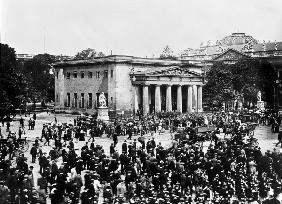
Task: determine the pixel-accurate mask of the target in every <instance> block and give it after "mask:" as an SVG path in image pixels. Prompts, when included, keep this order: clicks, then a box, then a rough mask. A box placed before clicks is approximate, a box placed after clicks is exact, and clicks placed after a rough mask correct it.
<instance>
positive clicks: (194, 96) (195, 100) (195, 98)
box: [193, 85, 198, 112]
mask: <svg viewBox="0 0 282 204" xmlns="http://www.w3.org/2000/svg"><path fill="white" fill-rule="evenodd" d="M197 99H198V90H197V86H196V85H193V107H194V108H195V112H197V107H198V100H197Z"/></svg>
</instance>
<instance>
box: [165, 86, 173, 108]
mask: <svg viewBox="0 0 282 204" xmlns="http://www.w3.org/2000/svg"><path fill="white" fill-rule="evenodd" d="M171 111H172V103H171V85H167V87H166V112H171Z"/></svg>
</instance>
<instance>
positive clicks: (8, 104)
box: [0, 44, 26, 117]
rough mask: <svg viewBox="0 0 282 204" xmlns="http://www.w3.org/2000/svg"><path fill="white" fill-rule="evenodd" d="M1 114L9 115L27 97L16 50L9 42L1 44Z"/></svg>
mask: <svg viewBox="0 0 282 204" xmlns="http://www.w3.org/2000/svg"><path fill="white" fill-rule="evenodd" d="M0 46H1V60H0V114H1V117H2V116H4V115H9V114H10V113H11V112H12V110H13V109H15V108H17V107H19V105H20V104H21V102H22V100H23V98H25V93H26V92H25V91H26V89H25V88H26V86H25V80H24V77H23V74H22V73H21V70H20V68H19V64H17V61H16V56H15V50H14V48H11V47H9V46H8V45H7V44H0Z"/></svg>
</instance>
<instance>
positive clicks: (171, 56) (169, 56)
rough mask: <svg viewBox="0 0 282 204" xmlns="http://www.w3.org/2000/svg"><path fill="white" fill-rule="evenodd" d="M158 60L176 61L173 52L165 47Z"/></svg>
mask: <svg viewBox="0 0 282 204" xmlns="http://www.w3.org/2000/svg"><path fill="white" fill-rule="evenodd" d="M160 59H172V60H176V59H177V57H176V56H175V55H174V54H173V50H172V49H171V48H170V47H169V46H168V45H167V46H165V48H164V49H163V51H162V54H160Z"/></svg>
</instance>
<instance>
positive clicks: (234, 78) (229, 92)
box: [203, 60, 276, 103]
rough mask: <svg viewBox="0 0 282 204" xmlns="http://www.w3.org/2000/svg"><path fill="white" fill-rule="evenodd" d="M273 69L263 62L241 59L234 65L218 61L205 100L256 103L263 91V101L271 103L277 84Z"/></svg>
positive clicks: (205, 88)
mask: <svg viewBox="0 0 282 204" xmlns="http://www.w3.org/2000/svg"><path fill="white" fill-rule="evenodd" d="M275 77H276V75H275V72H274V69H273V67H272V66H271V65H270V64H269V63H267V62H264V61H257V60H240V61H238V62H237V63H235V64H224V63H223V62H216V63H214V64H213V66H212V67H211V69H210V70H209V71H208V72H207V80H208V82H207V84H206V85H205V86H204V90H203V91H204V97H205V98H204V100H206V101H207V102H209V103H212V102H214V101H216V102H223V101H230V100H234V99H235V98H238V97H243V98H244V100H245V101H249V102H253V103H254V102H256V101H257V92H258V91H261V92H262V98H263V100H264V101H267V102H270V103H272V98H273V97H272V95H273V92H272V90H273V85H274V81H275Z"/></svg>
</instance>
